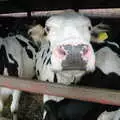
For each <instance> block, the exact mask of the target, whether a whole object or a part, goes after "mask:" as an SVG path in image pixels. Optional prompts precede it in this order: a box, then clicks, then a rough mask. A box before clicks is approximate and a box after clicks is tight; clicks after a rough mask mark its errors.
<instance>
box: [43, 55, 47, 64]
mask: <svg viewBox="0 0 120 120" xmlns="http://www.w3.org/2000/svg"><path fill="white" fill-rule="evenodd" d="M46 59H47V56H46V57H45V59H44V60H43V64H44V63H45V61H46Z"/></svg>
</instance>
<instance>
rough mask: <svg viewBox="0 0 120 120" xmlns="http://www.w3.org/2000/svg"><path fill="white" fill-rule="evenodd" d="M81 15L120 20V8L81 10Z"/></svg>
mask: <svg viewBox="0 0 120 120" xmlns="http://www.w3.org/2000/svg"><path fill="white" fill-rule="evenodd" d="M79 13H80V14H83V15H86V16H89V17H104V18H120V8H106V9H80V10H79Z"/></svg>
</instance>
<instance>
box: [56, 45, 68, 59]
mask: <svg viewBox="0 0 120 120" xmlns="http://www.w3.org/2000/svg"><path fill="white" fill-rule="evenodd" d="M54 54H55V56H56V57H58V58H60V59H62V58H63V57H65V56H66V51H65V50H64V48H63V47H57V48H56V49H55V50H54Z"/></svg>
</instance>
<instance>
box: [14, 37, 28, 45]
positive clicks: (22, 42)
mask: <svg viewBox="0 0 120 120" xmlns="http://www.w3.org/2000/svg"><path fill="white" fill-rule="evenodd" d="M16 39H17V40H18V42H19V43H20V44H21V46H22V47H27V46H28V45H27V43H26V42H24V41H22V40H20V39H19V38H17V37H16Z"/></svg>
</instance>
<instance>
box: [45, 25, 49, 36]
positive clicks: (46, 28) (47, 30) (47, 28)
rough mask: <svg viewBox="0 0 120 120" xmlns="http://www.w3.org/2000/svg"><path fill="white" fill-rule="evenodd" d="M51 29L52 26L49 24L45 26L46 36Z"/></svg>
mask: <svg viewBox="0 0 120 120" xmlns="http://www.w3.org/2000/svg"><path fill="white" fill-rule="evenodd" d="M49 31H50V28H49V27H48V26H46V27H45V30H44V35H45V36H46V35H47V34H48V33H49Z"/></svg>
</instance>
